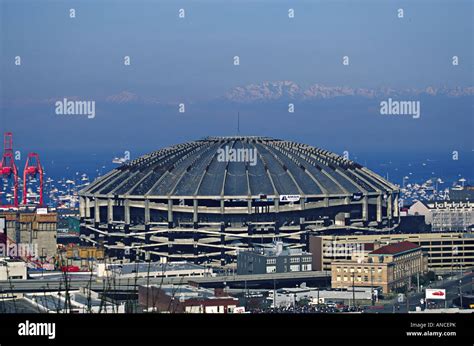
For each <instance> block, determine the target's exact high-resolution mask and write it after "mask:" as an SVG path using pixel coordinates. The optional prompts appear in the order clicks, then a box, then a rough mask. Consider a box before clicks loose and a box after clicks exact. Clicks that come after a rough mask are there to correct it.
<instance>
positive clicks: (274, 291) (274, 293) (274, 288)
mask: <svg viewBox="0 0 474 346" xmlns="http://www.w3.org/2000/svg"><path fill="white" fill-rule="evenodd" d="M273 308H274V309H276V283H275V279H273Z"/></svg>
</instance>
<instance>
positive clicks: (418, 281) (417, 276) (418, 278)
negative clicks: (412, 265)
mask: <svg viewBox="0 0 474 346" xmlns="http://www.w3.org/2000/svg"><path fill="white" fill-rule="evenodd" d="M416 287H417V288H416V292H417V293H420V272H418V273H416Z"/></svg>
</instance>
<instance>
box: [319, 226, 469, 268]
mask: <svg viewBox="0 0 474 346" xmlns="http://www.w3.org/2000/svg"><path fill="white" fill-rule="evenodd" d="M402 241H409V242H411V243H415V244H417V245H419V246H420V247H421V248H422V250H423V252H424V253H425V254H426V255H427V259H428V270H432V271H434V272H436V273H439V274H442V273H448V272H453V271H459V270H460V269H461V268H469V267H473V266H474V234H472V233H470V232H424V233H383V234H377V233H372V234H345V235H344V234H341V235H314V236H310V252H311V253H312V256H313V263H312V264H313V270H318V271H319V270H330V269H331V263H332V262H333V261H334V260H338V259H350V258H351V255H352V253H353V252H354V251H357V250H358V249H362V248H367V247H371V246H374V245H373V244H377V243H378V245H379V246H383V245H388V244H392V243H398V242H402Z"/></svg>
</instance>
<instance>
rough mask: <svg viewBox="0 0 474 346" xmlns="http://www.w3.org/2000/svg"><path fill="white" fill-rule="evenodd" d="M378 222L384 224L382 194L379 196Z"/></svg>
mask: <svg viewBox="0 0 474 346" xmlns="http://www.w3.org/2000/svg"><path fill="white" fill-rule="evenodd" d="M377 222H382V194H379V195H378V196H377Z"/></svg>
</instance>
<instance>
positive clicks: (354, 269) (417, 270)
mask: <svg viewBox="0 0 474 346" xmlns="http://www.w3.org/2000/svg"><path fill="white" fill-rule="evenodd" d="M426 271H427V261H426V257H425V256H424V255H423V251H422V250H421V247H420V246H418V245H416V244H414V243H411V242H408V241H403V242H399V243H394V244H390V245H386V246H382V247H379V248H376V249H375V250H374V251H371V252H369V253H368V254H367V255H366V256H359V255H358V254H354V255H353V256H352V258H351V259H350V260H336V261H333V262H332V263H331V286H332V287H333V288H346V289H347V288H350V287H352V286H359V287H381V288H382V291H383V292H384V293H389V292H393V291H395V290H396V289H397V288H402V287H404V286H407V285H409V284H410V279H411V277H412V276H413V275H417V274H422V273H424V272H426Z"/></svg>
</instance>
